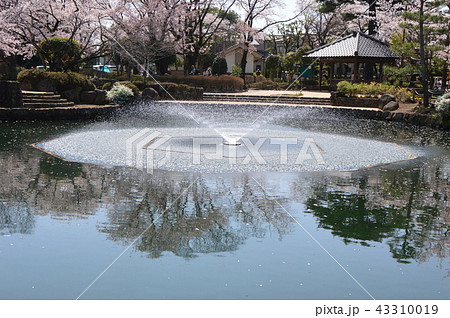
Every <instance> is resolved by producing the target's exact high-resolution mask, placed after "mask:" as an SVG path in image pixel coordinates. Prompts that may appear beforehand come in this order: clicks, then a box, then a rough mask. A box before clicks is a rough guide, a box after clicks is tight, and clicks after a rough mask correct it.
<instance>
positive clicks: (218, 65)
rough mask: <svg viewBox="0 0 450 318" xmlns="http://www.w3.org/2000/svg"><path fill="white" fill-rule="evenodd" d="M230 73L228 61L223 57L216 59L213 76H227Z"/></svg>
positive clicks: (213, 65)
mask: <svg viewBox="0 0 450 318" xmlns="http://www.w3.org/2000/svg"><path fill="white" fill-rule="evenodd" d="M227 71H228V65H227V60H226V59H224V58H223V57H216V58H215V59H214V61H213V64H212V70H211V72H212V73H213V75H222V74H226V73H227Z"/></svg>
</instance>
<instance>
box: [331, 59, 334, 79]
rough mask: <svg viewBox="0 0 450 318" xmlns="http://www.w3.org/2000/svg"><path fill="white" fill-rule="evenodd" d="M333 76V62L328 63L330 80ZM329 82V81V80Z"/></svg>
mask: <svg viewBox="0 0 450 318" xmlns="http://www.w3.org/2000/svg"><path fill="white" fill-rule="evenodd" d="M333 78H334V62H331V63H330V81H331V80H332V79H333ZM330 83H331V82H330Z"/></svg>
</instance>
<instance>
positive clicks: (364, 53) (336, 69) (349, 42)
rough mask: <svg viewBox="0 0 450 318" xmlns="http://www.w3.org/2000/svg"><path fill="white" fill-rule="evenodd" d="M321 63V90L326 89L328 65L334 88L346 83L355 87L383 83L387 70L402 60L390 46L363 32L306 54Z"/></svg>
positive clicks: (331, 84) (355, 33)
mask: <svg viewBox="0 0 450 318" xmlns="http://www.w3.org/2000/svg"><path fill="white" fill-rule="evenodd" d="M306 57H310V58H317V59H319V88H320V89H322V79H323V78H324V72H323V69H324V64H329V71H328V77H329V80H330V87H332V88H335V87H336V85H337V83H338V82H340V81H343V80H346V81H350V82H353V83H358V82H382V81H383V66H384V65H385V64H393V63H394V62H395V60H396V59H398V58H399V56H398V55H397V54H395V53H394V52H393V51H392V50H391V49H390V48H389V47H388V45H387V44H386V43H384V42H382V41H380V40H378V39H376V38H374V37H373V36H370V35H367V34H365V33H363V32H353V33H352V34H350V35H348V36H345V37H343V38H340V39H338V40H336V41H334V42H332V43H329V44H326V45H323V46H321V47H319V48H317V49H314V50H312V51H309V52H307V53H306Z"/></svg>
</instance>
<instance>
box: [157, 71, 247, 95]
mask: <svg viewBox="0 0 450 318" xmlns="http://www.w3.org/2000/svg"><path fill="white" fill-rule="evenodd" d="M157 80H159V81H160V82H171V83H177V84H186V85H190V86H195V87H203V89H204V91H205V92H235V91H241V90H243V89H244V81H243V80H242V78H239V77H236V76H230V75H221V76H202V75H195V76H194V75H191V76H158V77H157Z"/></svg>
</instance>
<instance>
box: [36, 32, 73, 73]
mask: <svg viewBox="0 0 450 318" xmlns="http://www.w3.org/2000/svg"><path fill="white" fill-rule="evenodd" d="M39 53H40V54H41V56H42V58H43V59H44V61H45V62H46V63H47V64H48V66H49V67H50V71H65V70H76V69H77V68H78V64H79V63H78V61H79V60H80V57H81V46H80V45H79V44H78V42H77V41H75V40H71V39H67V38H61V37H51V38H48V39H45V40H42V41H41V42H39Z"/></svg>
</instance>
